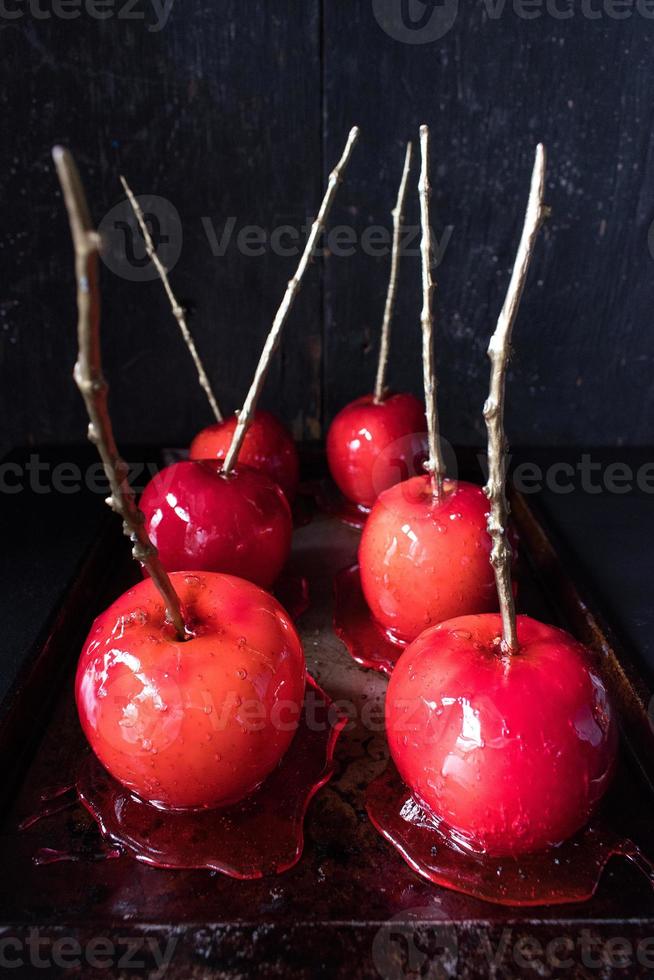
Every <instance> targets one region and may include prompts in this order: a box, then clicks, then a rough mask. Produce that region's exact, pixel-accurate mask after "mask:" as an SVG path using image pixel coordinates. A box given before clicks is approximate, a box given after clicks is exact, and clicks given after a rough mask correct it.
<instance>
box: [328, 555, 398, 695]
mask: <svg viewBox="0 0 654 980" xmlns="http://www.w3.org/2000/svg"><path fill="white" fill-rule="evenodd" d="M334 632H335V633H336V636H337V637H338V638H339V640H341V642H342V643H344V644H345V646H346V647H347V649H348V651H349V653H350V655H351V656H352V657H353V658H354V660H356V662H357V663H358V664H361V666H362V667H369V668H370V669H371V670H379V671H381V672H382V674H386V675H387V676H388V677H390V675H391V673H392V671H393V667H394V666H395V664H396V663H397V661H398V659H399V657H400V656H401V655H402V653H403V651H404V650H405V649H406V646H407V644H406V643H403V642H402V641H401V640H397V639H395V637H392V636H391V634H390V633H387V632H386V631H385V630H384V628H383V627H382V626H380V625H379V623H377V622H376V621H375V620H374V619H373V617H372V614H371V612H370V610H369V609H368V606H367V604H366V600H365V598H364V596H363V591H362V589H361V576H360V574H359V566H358V565H351V566H350V568H344V569H343V570H342V571H340V572H338V574H337V575H335V576H334Z"/></svg>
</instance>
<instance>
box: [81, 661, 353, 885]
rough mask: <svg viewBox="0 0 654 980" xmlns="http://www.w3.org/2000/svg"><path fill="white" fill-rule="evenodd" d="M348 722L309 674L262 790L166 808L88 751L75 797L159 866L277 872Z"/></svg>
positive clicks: (298, 849) (113, 837) (292, 860)
mask: <svg viewBox="0 0 654 980" xmlns="http://www.w3.org/2000/svg"><path fill="white" fill-rule="evenodd" d="M346 721H347V719H346V718H345V717H344V716H342V715H339V714H338V712H336V711H335V710H334V706H333V705H332V703H331V701H330V700H329V698H328V697H327V695H326V694H325V693H324V692H323V691H322V690H321V689H320V687H319V686H318V685H317V684H316V683H315V681H314V680H313V679H312V678H311V677H309V676H307V692H306V698H305V702H304V708H303V711H302V713H301V715H300V718H299V726H298V729H297V732H296V734H295V737H294V739H293V741H292V743H291V745H290V748H289V749H288V751H287V752H286V754H285V755H284V757H283V758H282V760H281V762H280V764H279V766H277V768H275V769H274V770H273V771H272V772H271V773H270V775H269V776H268V777H267V779H266V780H265V782H264V783H263V784H262V785H261V786H260V788H259V789H257V790H255V792H253V793H251V794H250V795H249V796H248V797H246V798H245V799H244V800H242V801H241V802H240V803H236V804H234V805H232V806H228V807H224V808H222V809H214V810H206V809H205V810H196V811H165V810H160V809H157V808H156V807H154V806H151V805H150V804H148V803H145V802H143V800H140V799H139V798H138V797H136V796H134V795H133V794H131V793H129V792H128V791H127V790H126V789H125V788H124V787H123V786H121V784H120V783H118V782H117V781H116V780H115V779H112V777H111V776H110V775H109V774H108V773H107V772H106V771H105V770H104V769H103V768H102V766H101V765H100V764H99V762H98V761H97V760H96V759H95V758H94V757H93V756H90V757H89V758H88V760H86V761H85V762H84V764H83V765H82V770H81V773H80V777H79V780H78V792H79V795H80V799H81V800H82V802H83V803H84V805H85V806H86V808H87V809H88V810H89V811H90V813H91V814H92V816H93V817H94V818H95V819H96V820H97V822H98V824H99V826H100V830H101V832H102V834H103V836H104V837H105V838H107V839H108V841H109V842H111V843H118V844H119V845H120V846H121V847H122V848H124V849H125V850H126V851H128V853H130V854H132V855H133V856H134V857H135V858H137V860H139V861H142V862H144V863H146V864H150V865H154V866H156V867H159V868H211V869H214V870H216V871H221V872H222V873H223V874H226V875H230V876H231V877H233V878H242V879H244V878H261V877H262V876H264V875H270V874H281V873H282V872H283V871H287V870H288V869H289V868H291V867H292V866H293V865H294V864H296V863H297V861H298V860H299V859H300V856H301V854H302V848H303V843H304V835H303V823H304V816H305V813H306V810H307V807H308V805H309V802H310V800H311V799H312V797H313V796H314V794H315V793H316V792H317V791H318V790H319V789H320V787H321V786H323V785H324V784H325V783H326V782H327V781H328V780H329V779H330V778H331V775H332V771H333V762H332V759H333V755H334V748H335V745H336V740H337V738H338V735H339V733H340V732H341V730H342V728H343V726H344V725H345V723H346Z"/></svg>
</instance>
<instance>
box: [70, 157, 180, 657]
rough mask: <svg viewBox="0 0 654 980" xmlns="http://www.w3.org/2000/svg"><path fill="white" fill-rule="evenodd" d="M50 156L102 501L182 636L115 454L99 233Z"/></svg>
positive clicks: (78, 372)
mask: <svg viewBox="0 0 654 980" xmlns="http://www.w3.org/2000/svg"><path fill="white" fill-rule="evenodd" d="M52 158H53V160H54V163H55V167H56V169H57V176H58V178H59V183H60V184H61V190H62V193H63V195H64V201H65V204H66V210H67V212H68V221H69V223H70V230H71V234H72V238H73V246H74V249H75V278H76V280H77V338H78V344H79V353H78V359H77V363H76V364H75V371H74V377H75V381H76V383H77V387H78V388H79V390H80V392H81V393H82V397H83V398H84V403H85V405H86V410H87V412H88V415H89V420H90V424H89V429H88V437H89V440H90V441H91V442H92V443H93V444H94V445H95V446H96V447H97V450H98V452H99V454H100V458H101V459H102V462H103V464H104V471H105V474H106V476H107V479H108V481H109V487H110V490H111V493H110V496H109V497H108V498H107V503H108V504H109V506H110V507H111V509H112V510H113V511H115V512H116V513H117V514H119V515H120V516H121V517H122V519H123V531H124V533H125V534H126V535H127V536H128V537H129V538H130V540H131V542H132V554H133V556H134V558H135V559H136V560H137V561H138V562H140V563H141V565H143V566H144V567H145V568H146V569H147V571H148V574H149V575H150V578H151V579H152V581H153V582H154V584H155V585H156V587H157V588H158V589H159V592H160V593H161V597H162V599H163V601H164V604H165V607H166V612H167V614H168V617H169V619H170V621H171V623H172V624H173V626H174V627H175V631H176V632H177V636H178V639H180V640H183V639H186V638H187V634H186V628H185V625H184V619H183V617H182V612H181V607H180V602H179V597H178V596H177V593H176V592H175V590H174V588H173V585H172V582H171V580H170V577H169V575H168V573H167V572H166V570H165V568H164V567H163V565H162V564H161V562H160V561H159V557H158V555H157V549H156V548H155V547H154V545H153V544H152V542H151V541H150V538H149V537H148V533H147V531H146V530H145V524H144V517H143V514H142V513H141V511H140V510H139V509H138V508H137V506H136V503H135V500H134V493H133V491H132V488H131V487H130V485H129V469H128V466H127V464H126V463H125V461H124V460H123V459H121V457H120V456H119V454H118V449H117V448H116V443H115V440H114V435H113V430H112V427H111V419H110V418H109V411H108V408H107V392H108V386H107V382H106V381H105V379H104V377H103V375H102V359H101V354H100V289H99V285H98V249H99V246H100V236H99V235H98V233H97V232H96V231H95V230H94V228H93V226H92V225H91V217H90V214H89V209H88V204H87V202H86V196H85V194H84V188H83V187H82V182H81V180H80V176H79V173H78V171H77V167H76V166H75V161H74V160H73V158H72V156H71V154H70V153H69V152H68V150H65V149H64V148H63V147H61V146H55V147H54V149H53V151H52Z"/></svg>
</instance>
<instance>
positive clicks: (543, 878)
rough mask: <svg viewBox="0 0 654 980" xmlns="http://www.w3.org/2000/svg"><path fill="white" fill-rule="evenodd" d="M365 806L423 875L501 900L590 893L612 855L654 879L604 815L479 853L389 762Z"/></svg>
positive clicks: (579, 898)
mask: <svg viewBox="0 0 654 980" xmlns="http://www.w3.org/2000/svg"><path fill="white" fill-rule="evenodd" d="M366 809H367V811H368V816H369V817H370V819H371V821H372V823H373V825H374V826H375V827H376V828H377V830H378V831H379V833H380V834H381V835H382V836H383V837H384V838H385V839H386V840H387V841H388V842H389V843H390V844H392V846H393V847H395V848H396V850H398V851H399V853H400V854H401V856H402V857H403V858H404V860H405V861H406V862H407V864H408V865H409V866H410V867H411V868H413V870H414V871H416V872H417V873H418V874H420V875H422V877H423V878H426V879H427V880H428V881H431V882H433V883H434V884H435V885H440V886H442V887H443V888H450V889H452V890H453V891H457V892H462V893H463V894H464V895H472V896H473V897H474V898H480V899H483V900H484V901H486V902H493V903H494V904H496V905H511V906H518V907H523V908H524V907H529V906H534V905H562V904H567V903H569V902H584V901H587V900H588V899H590V898H591V897H592V896H593V895H594V893H595V891H596V889H597V886H598V884H599V881H600V878H601V875H602V872H603V870H604V868H605V867H606V865H607V863H608V861H609V860H610V859H611V858H612V857H614V856H622V857H624V858H626V859H627V860H629V861H631V862H632V863H633V864H634V865H635V866H636V867H637V868H638V869H639V870H640V871H641V872H642V873H643V874H644V875H645V876H646V877H647V878H648V880H649V881H650V883H652V884H653V885H654V868H653V867H652V864H651V862H650V861H649V860H648V859H647V858H646V857H645V855H644V854H643V853H642V851H641V850H640V849H639V848H638V847H637V846H636V845H635V844H634V843H633V841H631V840H629V839H628V838H626V837H624V836H623V835H621V834H619V833H616V832H615V831H614V830H613V829H612V827H611V826H609V822H608V821H606V820H605V819H604V818H596V819H594V820H593V821H592V823H591V824H590V825H589V826H586V827H584V828H583V830H581V831H579V833H577V834H575V836H574V837H573V838H572V839H571V840H569V841H566V842H565V843H564V844H561V845H559V846H558V847H548V848H546V849H545V850H542V851H538V852H536V853H532V854H521V855H520V856H518V857H503V858H498V857H492V856H491V855H488V854H476V853H474V852H473V851H469V850H466V849H463V848H461V847H460V846H458V844H457V842H456V841H455V840H453V839H452V837H451V835H449V834H448V832H447V828H445V827H444V826H443V825H439V823H438V821H437V820H435V819H434V817H433V816H432V815H431V814H430V813H428V812H427V811H426V810H425V809H424V807H422V806H421V805H420V804H419V803H417V802H416V800H415V799H414V798H413V797H412V796H411V793H410V792H409V790H408V789H407V787H406V786H405V785H404V783H403V782H402V780H401V779H400V777H399V776H398V773H397V770H396V769H395V766H394V765H393V764H392V763H389V766H388V768H387V769H386V771H385V772H383V773H382V775H381V776H379V777H378V778H377V779H376V780H375V781H374V782H373V783H371V785H370V786H369V787H368V790H367V793H366ZM611 823H612V821H611Z"/></svg>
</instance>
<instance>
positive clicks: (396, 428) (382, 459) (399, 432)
mask: <svg viewBox="0 0 654 980" xmlns="http://www.w3.org/2000/svg"><path fill="white" fill-rule="evenodd" d="M426 428H427V427H426V422H425V407H424V405H423V404H422V402H420V401H419V400H418V399H417V398H416V397H415V396H414V395H408V394H398V395H388V396H386V397H385V398H383V399H380V400H379V401H378V400H376V399H375V397H374V396H373V395H364V396H363V397H362V398H357V399H356V400H355V401H353V402H350V404H349V405H346V406H345V408H343V409H341V411H340V412H339V413H338V415H337V416H336V418H335V419H334V421H333V422H332V424H331V426H330V428H329V431H328V433H327V462H328V464H329V470H330V472H331V475H332V477H333V479H334V482H335V483H336V485H337V486H338V488H339V489H340V491H341V492H342V493H343V494H344V496H346V497H347V498H348V500H351V501H353V503H355V504H359V505H360V506H363V507H371V506H372V504H374V502H375V500H376V499H377V497H378V496H379V494H380V493H381V492H382V491H383V490H387V489H388V487H391V486H393V485H394V484H396V483H399V482H400V480H406V479H408V478H409V477H411V476H415V475H416V473H420V472H422V463H423V462H424V460H425V458H426V456H427V432H426Z"/></svg>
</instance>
